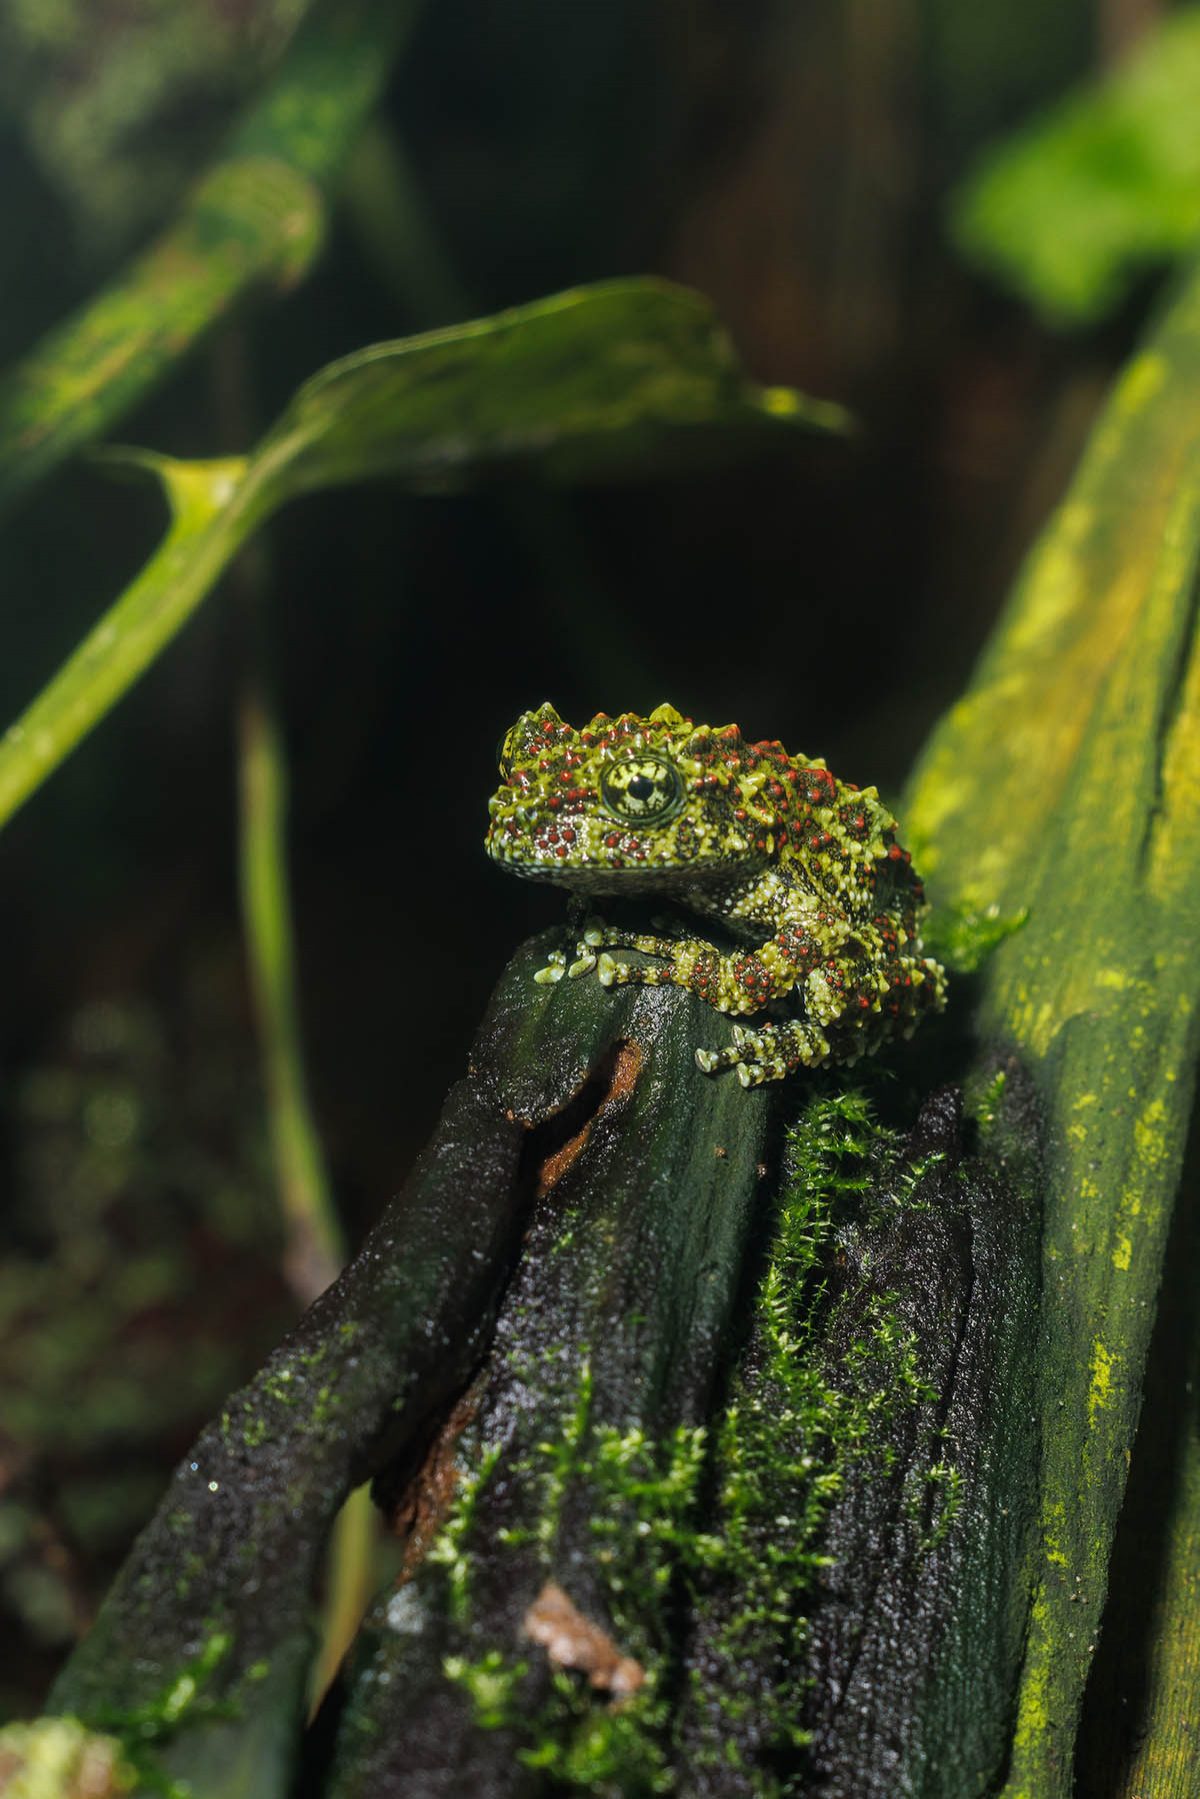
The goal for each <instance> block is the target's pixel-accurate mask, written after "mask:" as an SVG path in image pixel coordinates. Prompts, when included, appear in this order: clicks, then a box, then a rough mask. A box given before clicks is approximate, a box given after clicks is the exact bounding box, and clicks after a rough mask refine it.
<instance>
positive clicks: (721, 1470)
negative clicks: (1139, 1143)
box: [688, 1092, 957, 1799]
mask: <svg viewBox="0 0 1200 1799" xmlns="http://www.w3.org/2000/svg"><path fill="white" fill-rule="evenodd" d="M940 1160H941V1157H940V1155H938V1154H936V1153H935V1154H933V1155H930V1156H927V1157H924V1158H921V1159H920V1160H918V1161H908V1162H904V1161H903V1160H902V1159H901V1155H900V1140H899V1138H898V1137H897V1136H896V1135H895V1134H894V1133H893V1132H891V1131H889V1130H887V1129H885V1128H884V1127H883V1126H881V1125H880V1124H879V1123H878V1122H877V1121H876V1120H875V1118H874V1117H873V1115H872V1112H871V1108H870V1106H869V1104H868V1102H867V1100H866V1098H865V1096H864V1095H863V1094H861V1093H856V1092H850V1093H841V1094H818V1095H816V1096H815V1097H814V1098H812V1099H811V1100H810V1101H809V1103H808V1105H807V1106H806V1108H805V1110H804V1112H803V1114H802V1115H801V1117H800V1119H799V1121H798V1123H797V1124H796V1126H795V1128H794V1129H793V1130H792V1131H791V1132H790V1133H789V1136H788V1140H787V1147H786V1156H785V1168H784V1180H783V1184H782V1194H781V1200H780V1206H779V1212H778V1217H777V1221H776V1226H775V1234H774V1240H773V1243H772V1246H771V1250H770V1253H769V1257H768V1261H767V1266H766V1270H765V1272H764V1276H763V1279H762V1282H761V1285H760V1288H759V1293H758V1299H757V1303H756V1309H755V1319H754V1324H753V1328H752V1331H751V1335H750V1338H749V1341H748V1344H747V1348H746V1351H745V1354H744V1356H743V1361H742V1367H741V1371H740V1373H739V1375H738V1377H737V1379H736V1380H735V1382H734V1385H733V1389H732V1392H731V1396H730V1402H729V1405H728V1408H727V1410H726V1413H725V1416H724V1418H723V1420H722V1422H721V1424H720V1427H719V1429H718V1432H717V1436H716V1442H715V1454H714V1463H715V1474H716V1493H717V1502H716V1515H715V1520H714V1524H713V1528H712V1530H711V1531H710V1533H709V1534H708V1536H707V1537H706V1538H704V1539H702V1540H699V1541H698V1543H697V1548H698V1550H699V1551H700V1555H699V1558H698V1559H700V1560H701V1561H702V1562H703V1563H704V1569H703V1572H702V1573H701V1574H700V1575H699V1576H698V1577H697V1579H696V1600H695V1613H696V1619H697V1637H698V1641H699V1642H700V1643H701V1644H702V1653H697V1654H693V1656H692V1658H691V1662H690V1666H689V1669H688V1679H689V1683H690V1687H691V1694H690V1698H691V1718H692V1720H693V1725H692V1729H691V1740H690V1742H689V1745H688V1750H689V1754H690V1756H691V1758H692V1760H693V1763H694V1764H695V1765H697V1766H709V1767H721V1766H728V1765H730V1758H731V1756H732V1757H733V1758H734V1760H735V1761H736V1762H738V1763H739V1764H741V1763H742V1762H743V1761H744V1762H745V1765H744V1766H742V1775H741V1779H742V1782H743V1787H744V1790H746V1791H749V1792H753V1793H755V1794H758V1795H762V1796H764V1799H765V1796H766V1795H771V1794H777V1793H784V1792H787V1791H789V1790H791V1788H790V1786H789V1784H788V1782H787V1780H786V1779H783V1780H782V1782H781V1778H780V1776H779V1775H778V1774H777V1773H772V1772H769V1771H768V1764H771V1763H776V1762H777V1763H778V1765H779V1766H780V1767H785V1768H786V1767H792V1768H794V1767H795V1765H796V1763H797V1759H798V1757H797V1752H798V1751H799V1750H801V1749H802V1747H803V1744H804V1742H805V1732H804V1729H803V1724H802V1718H803V1711H804V1704H805V1689H804V1685H803V1682H801V1681H798V1680H797V1677H796V1670H797V1668H798V1667H801V1666H803V1663H804V1650H805V1643H806V1640H807V1635H808V1619H807V1616H806V1606H805V1596H806V1595H808V1594H811V1592H812V1590H813V1587H814V1583H815V1579H816V1576H817V1575H818V1573H819V1571H820V1569H821V1568H822V1567H823V1566H824V1565H825V1564H826V1557H825V1556H824V1554H823V1552H822V1536H823V1527H824V1523H825V1519H826V1516H827V1514H828V1511H829V1507H830V1505H831V1504H832V1502H833V1500H834V1499H835V1498H836V1496H837V1495H838V1494H839V1493H840V1492H841V1490H842V1488H843V1486H844V1485H845V1483H846V1482H847V1480H849V1479H850V1478H855V1479H864V1478H871V1476H872V1474H873V1473H874V1472H880V1473H883V1472H886V1471H887V1470H888V1469H889V1468H890V1467H891V1466H892V1462H893V1456H894V1452H893V1451H892V1449H891V1448H890V1446H889V1442H888V1437H889V1432H890V1429H891V1427H892V1425H893V1424H894V1423H895V1421H896V1420H897V1418H898V1416H899V1415H900V1414H901V1413H902V1412H903V1411H905V1410H911V1409H914V1408H916V1407H919V1406H922V1405H925V1404H926V1403H927V1402H928V1401H929V1400H931V1399H932V1398H933V1397H934V1396H933V1394H932V1390H931V1388H930V1387H929V1384H928V1382H927V1380H926V1379H925V1377H924V1375H923V1373H922V1366H921V1356H920V1345H919V1344H918V1342H917V1339H916V1337H915V1335H914V1333H913V1331H912V1330H911V1329H909V1328H908V1327H907V1326H905V1325H903V1324H902V1323H901V1321H900V1318H899V1315H898V1309H897V1304H896V1301H895V1298H894V1296H893V1295H891V1294H888V1293H883V1294H876V1295H872V1296H870V1297H869V1298H868V1300H867V1301H866V1303H865V1304H864V1305H863V1306H862V1308H861V1313H860V1315H859V1316H858V1318H857V1321H856V1326H855V1333H854V1336H853V1339H852V1341H851V1343H850V1345H849V1348H848V1350H847V1351H846V1353H845V1354H844V1356H843V1357H842V1358H841V1360H840V1365H839V1367H838V1369H837V1371H836V1374H834V1373H833V1372H831V1370H830V1369H829V1368H828V1366H827V1365H826V1362H825V1358H824V1357H823V1355H822V1344H823V1342H824V1340H825V1339H826V1338H827V1337H828V1336H829V1335H830V1333H831V1331H834V1330H835V1329H836V1321H837V1312H838V1308H839V1307H840V1306H842V1305H844V1304H845V1303H847V1301H848V1299H849V1298H850V1297H852V1296H851V1295H849V1294H847V1293H843V1294H838V1293H834V1294H832V1295H831V1292H830V1288H829V1279H828V1273H829V1269H830V1266H831V1262H832V1259H833V1256H834V1253H835V1250H836V1247H837V1240H838V1230H839V1223H840V1220H841V1217H842V1214H843V1212H844V1211H845V1210H846V1208H847V1205H848V1203H852V1204H853V1207H854V1211H855V1214H856V1216H861V1211H862V1203H863V1195H864V1193H865V1192H866V1191H867V1189H868V1188H869V1189H870V1190H871V1191H872V1193H873V1194H875V1195H877V1196H879V1195H881V1196H882V1197H877V1198H876V1202H875V1207H874V1209H875V1210H876V1211H879V1212H882V1211H883V1210H885V1209H886V1208H888V1207H892V1208H899V1209H908V1208H910V1207H912V1206H913V1205H914V1204H915V1205H918V1206H919V1205H921V1204H922V1202H920V1201H919V1200H917V1199H915V1197H914V1196H915V1194H916V1191H917V1188H918V1185H919V1182H920V1180H921V1178H922V1177H923V1175H924V1174H925V1173H927V1172H928V1171H929V1169H930V1168H931V1167H932V1166H933V1165H934V1164H935V1163H936V1162H938V1161H940ZM929 1447H930V1449H931V1451H932V1450H933V1448H934V1447H935V1446H934V1445H933V1444H932V1443H931V1444H930V1446H929ZM930 1481H933V1482H935V1484H936V1485H938V1486H939V1487H940V1488H941V1489H942V1492H943V1493H944V1495H945V1501H944V1503H943V1505H942V1506H941V1508H940V1510H939V1512H938V1515H937V1518H936V1522H935V1525H934V1527H933V1529H932V1530H931V1532H930V1533H929V1541H930V1543H932V1541H933V1539H934V1538H939V1539H940V1535H941V1534H944V1532H945V1530H946V1529H948V1528H949V1524H950V1521H951V1519H952V1517H953V1515H954V1509H955V1504H956V1493H957V1475H956V1473H955V1470H954V1469H953V1468H952V1466H951V1465H950V1464H949V1463H948V1462H946V1460H945V1459H944V1457H940V1458H937V1459H935V1458H934V1457H933V1456H932V1455H931V1457H930V1462H929V1465H928V1466H927V1467H926V1469H925V1481H924V1483H923V1484H922V1490H921V1491H919V1492H918V1491H911V1492H909V1493H908V1494H907V1504H908V1505H909V1506H910V1508H911V1509H912V1510H913V1513H914V1515H918V1513H919V1512H920V1511H921V1509H922V1507H923V1505H924V1503H925V1501H926V1500H927V1497H928V1492H927V1486H928V1482H930ZM714 1671H715V1672H714ZM743 1739H747V1740H749V1741H751V1742H752V1743H753V1744H754V1746H755V1750H756V1753H755V1754H754V1755H753V1757H750V1756H749V1755H747V1756H746V1757H743V1755H742V1751H741V1748H740V1743H741V1741H742V1740H743Z"/></svg>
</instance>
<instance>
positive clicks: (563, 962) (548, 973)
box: [533, 949, 567, 987]
mask: <svg viewBox="0 0 1200 1799" xmlns="http://www.w3.org/2000/svg"><path fill="white" fill-rule="evenodd" d="M566 972H567V958H566V957H565V956H564V955H563V952H562V951H561V950H560V949H552V950H551V951H550V956H549V960H548V961H547V963H546V966H545V968H539V969H538V970H537V972H536V973H535V975H534V977H533V978H534V980H535V981H536V982H537V983H538V986H539V987H545V986H548V985H549V984H550V983H551V982H552V981H561V980H562V978H563V976H564V974H566Z"/></svg>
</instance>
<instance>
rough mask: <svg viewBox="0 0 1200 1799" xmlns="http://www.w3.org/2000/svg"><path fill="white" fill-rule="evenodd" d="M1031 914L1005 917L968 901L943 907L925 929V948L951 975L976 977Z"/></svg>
mask: <svg viewBox="0 0 1200 1799" xmlns="http://www.w3.org/2000/svg"><path fill="white" fill-rule="evenodd" d="M1028 917H1029V914H1028V912H1025V911H1021V912H1015V913H1011V914H1007V915H1006V914H1003V913H1001V911H1000V908H999V907H998V906H994V905H992V906H976V905H972V904H971V903H970V902H969V901H966V902H963V903H961V904H959V905H940V906H938V908H937V909H936V911H935V912H934V913H933V914H932V916H931V917H930V919H929V921H928V923H927V924H926V925H925V926H924V927H923V929H922V937H923V939H924V943H925V948H926V950H927V951H928V952H929V953H930V955H932V956H936V958H937V960H938V961H939V962H944V963H945V965H946V967H947V968H948V969H949V970H950V972H951V974H974V973H976V971H977V970H978V969H980V968H982V967H983V965H984V963H985V962H986V961H987V959H988V957H989V956H990V955H991V953H992V951H993V950H994V949H995V948H996V947H997V945H999V944H1001V943H1003V942H1004V939H1005V938H1006V937H1011V936H1012V935H1013V934H1014V932H1016V931H1019V930H1020V929H1021V928H1022V926H1023V925H1024V924H1025V923H1026V922H1027V920H1028Z"/></svg>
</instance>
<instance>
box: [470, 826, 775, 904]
mask: <svg viewBox="0 0 1200 1799" xmlns="http://www.w3.org/2000/svg"><path fill="white" fill-rule="evenodd" d="M487 850H488V854H489V855H490V856H491V858H492V860H493V861H495V862H498V863H500V865H501V866H502V867H503V868H507V869H508V870H509V871H510V872H511V873H512V874H515V875H519V876H520V878H521V879H522V880H523V881H540V882H542V883H543V885H545V886H548V887H561V888H563V890H564V891H565V892H567V893H586V894H594V895H595V896H597V897H598V898H600V897H604V896H606V895H607V896H610V897H612V898H615V899H620V898H625V899H632V898H633V897H634V896H635V895H637V894H640V893H647V894H660V895H662V896H664V897H675V896H678V897H679V898H680V899H683V900H686V898H687V896H688V895H689V894H695V893H696V892H697V890H698V889H706V890H712V889H718V888H724V887H728V886H730V885H734V884H736V883H737V882H738V881H740V880H743V879H745V876H746V874H747V872H748V870H747V868H746V866H745V865H744V864H741V863H738V864H735V865H733V866H731V865H730V862H729V859H728V857H721V858H720V859H714V860H713V861H711V862H708V861H703V860H699V859H697V860H696V861H693V862H689V863H687V864H684V865H680V864H678V863H675V864H672V863H663V862H655V861H653V860H650V859H647V860H646V861H645V862H625V863H622V864H620V865H619V866H616V867H614V866H613V864H612V863H609V862H602V861H596V860H592V859H588V860H586V861H585V860H582V859H580V860H579V861H574V862H568V861H566V860H565V859H562V860H560V859H558V858H553V859H551V858H550V857H549V856H545V855H539V854H536V853H535V854H533V855H531V854H530V851H529V846H528V844H523V843H514V844H512V845H510V844H507V843H505V842H504V841H503V839H502V838H500V837H499V836H498V835H497V836H495V837H489V839H488V843H487Z"/></svg>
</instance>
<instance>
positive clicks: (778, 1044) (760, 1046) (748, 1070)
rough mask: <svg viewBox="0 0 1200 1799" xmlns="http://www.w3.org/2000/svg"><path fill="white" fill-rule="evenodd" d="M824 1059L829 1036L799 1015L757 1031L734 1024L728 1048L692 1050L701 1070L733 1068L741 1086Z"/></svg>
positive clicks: (781, 1076) (816, 1065)
mask: <svg viewBox="0 0 1200 1799" xmlns="http://www.w3.org/2000/svg"><path fill="white" fill-rule="evenodd" d="M828 1059H829V1039H828V1038H827V1037H826V1036H825V1034H824V1032H823V1031H821V1030H820V1029H819V1028H818V1027H817V1026H816V1025H814V1024H812V1023H811V1022H810V1021H809V1020H807V1019H803V1018H788V1019H784V1020H783V1021H782V1022H781V1023H779V1024H765V1025H763V1027H762V1029H761V1030H758V1031H748V1030H746V1029H745V1028H744V1026H742V1025H740V1024H735V1025H734V1027H733V1042H732V1044H731V1045H730V1046H729V1048H728V1049H698V1050H697V1051H696V1062H697V1065H698V1066H699V1067H700V1068H702V1069H703V1071H704V1073H705V1074H718V1073H719V1072H720V1071H721V1069H723V1068H736V1069H737V1073H738V1080H739V1081H740V1082H741V1083H742V1086H743V1087H758V1086H760V1085H761V1084H762V1082H763V1081H782V1080H784V1079H786V1077H787V1076H788V1075H789V1074H793V1073H794V1072H795V1071H796V1069H797V1068H801V1067H803V1068H819V1067H820V1066H821V1064H822V1062H826V1061H828Z"/></svg>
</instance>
